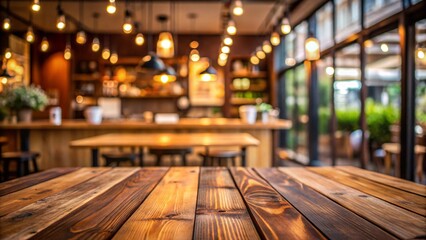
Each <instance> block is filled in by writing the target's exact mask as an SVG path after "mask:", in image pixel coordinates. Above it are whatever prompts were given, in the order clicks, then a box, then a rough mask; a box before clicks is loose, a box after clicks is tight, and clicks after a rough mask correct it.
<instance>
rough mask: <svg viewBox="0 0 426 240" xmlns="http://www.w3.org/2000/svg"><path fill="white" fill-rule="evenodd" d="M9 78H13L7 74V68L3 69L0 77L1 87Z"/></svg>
mask: <svg viewBox="0 0 426 240" xmlns="http://www.w3.org/2000/svg"><path fill="white" fill-rule="evenodd" d="M10 78H13V76H12V75H10V74H9V72H8V71H7V67H4V68H3V72H2V73H1V75H0V79H1V83H2V84H3V85H5V84H7V82H8V81H9V79H10Z"/></svg>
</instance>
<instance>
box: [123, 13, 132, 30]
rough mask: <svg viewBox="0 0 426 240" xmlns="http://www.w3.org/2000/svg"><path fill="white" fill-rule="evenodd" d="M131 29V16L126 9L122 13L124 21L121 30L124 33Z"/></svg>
mask: <svg viewBox="0 0 426 240" xmlns="http://www.w3.org/2000/svg"><path fill="white" fill-rule="evenodd" d="M132 30H133V23H132V17H131V15H130V12H129V10H126V11H125V13H124V23H123V32H124V33H126V34H129V33H131V32H132Z"/></svg>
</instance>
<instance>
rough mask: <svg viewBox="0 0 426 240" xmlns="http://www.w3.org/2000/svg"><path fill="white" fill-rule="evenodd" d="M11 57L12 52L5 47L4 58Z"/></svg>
mask: <svg viewBox="0 0 426 240" xmlns="http://www.w3.org/2000/svg"><path fill="white" fill-rule="evenodd" d="M11 57H12V52H11V51H10V48H6V50H5V51H4V58H6V59H10V58H11Z"/></svg>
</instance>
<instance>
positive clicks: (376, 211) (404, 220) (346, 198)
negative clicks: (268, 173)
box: [279, 168, 426, 239]
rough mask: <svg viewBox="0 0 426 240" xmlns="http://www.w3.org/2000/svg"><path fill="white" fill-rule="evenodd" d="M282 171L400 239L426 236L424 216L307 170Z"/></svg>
mask: <svg viewBox="0 0 426 240" xmlns="http://www.w3.org/2000/svg"><path fill="white" fill-rule="evenodd" d="M279 170H280V171H282V172H284V173H286V174H287V175H289V176H290V177H292V178H294V179H296V180H297V181H299V182H301V183H303V184H305V185H308V186H309V187H311V188H313V189H315V190H316V191H318V192H320V193H321V194H323V195H325V196H326V197H328V198H330V199H332V200H333V201H335V202H337V203H339V204H340V205H342V206H344V207H346V208H347V209H349V210H351V211H352V212H354V213H356V214H358V215H360V216H361V217H363V218H365V219H367V220H369V221H371V222H373V223H375V224H377V225H378V226H380V227H381V228H383V229H385V230H386V231H388V232H390V233H392V234H394V235H395V236H397V237H399V238H404V239H411V238H416V237H421V236H425V235H426V218H425V217H423V216H420V215H418V214H415V213H413V212H410V211H408V210H405V209H402V208H400V207H397V206H395V205H393V204H390V203H388V202H385V201H383V200H381V199H378V198H376V197H373V196H370V195H368V194H365V193H363V192H360V191H358V190H356V189H353V188H350V187H347V186H345V185H343V184H340V183H337V182H335V181H333V180H330V179H328V178H325V177H323V176H321V175H319V174H316V173H313V172H311V171H309V170H307V169H304V168H280V169H279Z"/></svg>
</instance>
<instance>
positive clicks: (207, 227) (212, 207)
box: [194, 168, 259, 239]
mask: <svg viewBox="0 0 426 240" xmlns="http://www.w3.org/2000/svg"><path fill="white" fill-rule="evenodd" d="M194 239H259V235H258V234H257V231H256V228H255V226H254V225H253V222H252V221H251V218H250V215H249V213H248V212H247V209H246V206H245V204H244V201H243V199H242V198H241V195H240V193H239V191H238V189H237V188H236V187H235V184H234V182H233V180H232V178H231V175H230V174H229V172H228V170H227V169H226V168H202V169H201V174H200V184H199V190H198V201H197V215H196V218H195V230H194Z"/></svg>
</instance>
